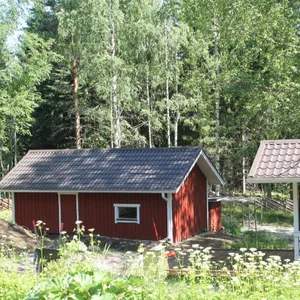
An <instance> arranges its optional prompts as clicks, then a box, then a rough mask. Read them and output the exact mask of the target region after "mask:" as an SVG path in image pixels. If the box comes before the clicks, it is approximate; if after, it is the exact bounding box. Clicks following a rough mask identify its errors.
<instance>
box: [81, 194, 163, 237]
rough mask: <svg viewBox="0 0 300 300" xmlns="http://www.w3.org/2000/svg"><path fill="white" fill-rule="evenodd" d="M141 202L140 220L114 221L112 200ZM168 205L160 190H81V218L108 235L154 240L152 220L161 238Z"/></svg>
mask: <svg viewBox="0 0 300 300" xmlns="http://www.w3.org/2000/svg"><path fill="white" fill-rule="evenodd" d="M117 203H124V204H140V205H141V206H140V224H130V223H117V224H115V216H114V204H117ZM166 210H167V205H166V202H165V201H164V200H163V199H162V197H161V194H117V193H112V194H108V193H105V194H100V193H80V194H79V211H80V219H81V221H83V224H85V227H86V229H89V228H94V229H95V234H100V235H103V236H111V237H122V238H132V239H148V240H155V239H156V237H155V232H154V227H153V221H152V219H154V220H155V223H156V227H157V230H158V233H159V236H160V238H165V237H166V236H167V217H166V215H167V212H166Z"/></svg>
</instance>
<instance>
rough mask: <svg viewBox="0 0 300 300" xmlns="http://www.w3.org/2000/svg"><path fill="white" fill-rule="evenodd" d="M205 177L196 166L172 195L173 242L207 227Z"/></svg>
mask: <svg viewBox="0 0 300 300" xmlns="http://www.w3.org/2000/svg"><path fill="white" fill-rule="evenodd" d="M206 222H207V202H206V177H205V176H204V174H203V173H202V172H201V170H200V169H199V167H198V166H197V165H195V166H194V168H193V169H192V171H191V173H190V174H189V176H188V177H187V179H186V180H185V182H184V184H183V185H182V187H181V188H180V190H179V191H178V193H176V194H174V195H173V238H174V242H178V241H181V240H184V239H187V238H189V237H191V236H193V235H195V234H197V233H199V232H201V230H204V229H206V226H207V223H206Z"/></svg>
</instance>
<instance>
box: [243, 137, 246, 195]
mask: <svg viewBox="0 0 300 300" xmlns="http://www.w3.org/2000/svg"><path fill="white" fill-rule="evenodd" d="M245 141H246V136H245V133H244V131H243V134H242V142H243V149H245ZM242 173H243V194H246V157H245V153H244V152H243V160H242Z"/></svg>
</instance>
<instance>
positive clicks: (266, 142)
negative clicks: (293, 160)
mask: <svg viewBox="0 0 300 300" xmlns="http://www.w3.org/2000/svg"><path fill="white" fill-rule="evenodd" d="M260 143H261V144H270V143H274V144H275V143H277V144H283V143H300V139H288V140H284V139H279V140H263V141H260Z"/></svg>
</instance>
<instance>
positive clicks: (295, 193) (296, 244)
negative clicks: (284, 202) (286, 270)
mask: <svg viewBox="0 0 300 300" xmlns="http://www.w3.org/2000/svg"><path fill="white" fill-rule="evenodd" d="M293 201H294V253H295V260H298V259H299V236H298V235H297V233H299V194H298V183H297V182H293Z"/></svg>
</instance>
